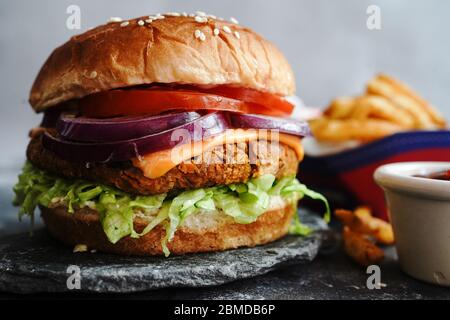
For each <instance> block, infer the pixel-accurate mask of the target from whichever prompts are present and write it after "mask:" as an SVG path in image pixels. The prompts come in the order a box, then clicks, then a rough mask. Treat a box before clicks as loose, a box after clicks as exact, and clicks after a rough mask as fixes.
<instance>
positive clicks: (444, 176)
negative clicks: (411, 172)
mask: <svg viewBox="0 0 450 320" xmlns="http://www.w3.org/2000/svg"><path fill="white" fill-rule="evenodd" d="M415 177H418V178H427V179H434V180H446V181H450V170H446V171H439V172H434V173H430V174H427V175H423V176H422V175H417V176H415Z"/></svg>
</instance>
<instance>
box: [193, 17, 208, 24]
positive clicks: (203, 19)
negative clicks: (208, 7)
mask: <svg viewBox="0 0 450 320" xmlns="http://www.w3.org/2000/svg"><path fill="white" fill-rule="evenodd" d="M195 21H196V22H198V23H206V22H208V18H206V17H200V16H195Z"/></svg>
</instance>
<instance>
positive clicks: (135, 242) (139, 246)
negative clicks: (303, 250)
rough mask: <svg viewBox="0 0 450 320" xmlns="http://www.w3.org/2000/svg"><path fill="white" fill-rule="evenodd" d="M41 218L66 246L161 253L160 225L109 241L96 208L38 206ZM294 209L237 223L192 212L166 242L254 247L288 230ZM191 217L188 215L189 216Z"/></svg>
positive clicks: (181, 246)
mask: <svg viewBox="0 0 450 320" xmlns="http://www.w3.org/2000/svg"><path fill="white" fill-rule="evenodd" d="M41 213H42V218H43V220H44V222H45V224H46V225H47V229H48V231H49V232H50V234H51V235H52V236H53V237H54V238H56V239H58V240H59V241H61V242H63V243H65V244H66V245H69V246H72V247H73V246H75V245H78V244H83V245H86V246H87V247H88V249H89V250H93V249H95V250H98V251H101V252H108V253H115V254H121V255H137V256H152V255H162V254H163V252H162V247H161V239H162V238H163V237H164V235H165V231H164V229H163V228H162V227H160V226H157V227H156V228H155V229H153V230H152V231H150V232H149V233H147V234H146V235H145V236H142V237H140V238H138V239H134V238H131V237H125V238H122V239H121V240H119V241H118V242H117V243H116V244H112V243H111V242H109V240H108V239H107V237H106V235H105V233H104V232H103V228H102V225H101V223H100V221H99V218H98V214H97V212H96V211H94V210H91V209H88V208H84V209H79V210H76V211H75V213H73V214H71V213H68V212H67V209H66V208H65V207H56V208H45V207H41ZM294 213H295V208H294V206H293V205H292V204H285V206H284V207H282V208H279V209H272V210H270V211H268V212H266V213H264V214H262V215H261V216H260V217H259V218H258V219H257V220H256V221H255V222H254V223H251V224H239V223H236V222H234V221H233V219H232V218H230V217H228V216H226V215H224V214H223V213H219V212H218V213H216V214H214V213H206V214H203V215H202V214H201V213H200V214H196V215H193V218H192V219H193V220H192V221H190V222H188V223H185V224H184V225H182V226H181V227H179V228H178V229H177V231H176V232H175V236H174V238H173V240H172V241H171V242H169V243H168V248H169V250H170V252H171V254H175V255H180V254H186V253H196V252H210V251H222V250H227V249H234V248H238V247H244V246H245V247H253V246H256V245H260V244H264V243H268V242H271V241H274V240H277V239H279V238H281V237H283V236H284V235H286V234H287V232H288V229H289V225H290V222H291V220H292V217H293V215H294ZM189 218H190V217H189ZM145 226H146V223H145V222H144V221H143V220H142V219H141V218H135V221H134V227H135V230H136V231H137V232H141V231H142V230H143V229H144V228H145Z"/></svg>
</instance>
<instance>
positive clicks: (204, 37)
mask: <svg viewBox="0 0 450 320" xmlns="http://www.w3.org/2000/svg"><path fill="white" fill-rule="evenodd" d="M202 19H204V17H200V16H199V18H195V17H184V16H174V15H166V16H165V18H159V19H154V20H152V21H150V20H149V17H148V16H145V17H141V18H137V19H132V20H128V21H127V22H128V24H127V22H110V23H108V24H106V25H102V26H99V27H96V28H94V29H92V30H90V31H87V32H85V33H83V34H81V35H78V36H74V37H72V38H71V39H70V40H69V41H68V42H66V43H65V44H64V45H62V46H60V47H58V48H56V49H55V50H54V51H53V52H52V54H51V55H50V57H49V58H48V59H47V61H46V62H45V64H44V65H43V67H42V68H41V70H40V72H39V74H38V76H37V78H36V80H35V82H34V84H33V87H32V89H31V93H30V104H31V105H32V106H33V108H34V110H35V111H37V112H39V111H43V110H45V109H47V108H48V107H51V106H53V105H56V104H58V103H61V102H64V101H67V100H70V99H74V98H81V97H84V96H86V95H89V94H91V93H95V92H100V91H106V90H110V89H114V88H120V87H128V86H134V85H141V84H150V83H154V82H159V83H183V84H199V85H220V84H229V85H237V86H242V87H247V88H253V89H257V90H261V91H265V92H270V93H275V94H279V95H282V96H286V95H292V94H294V93H295V79H294V75H293V72H292V69H291V67H290V66H289V64H288V62H287V61H286V59H285V57H284V56H283V54H282V53H281V52H280V51H279V50H278V49H277V48H276V47H275V46H274V45H273V44H272V43H270V42H269V41H267V40H265V39H263V38H262V37H261V36H259V35H258V34H256V33H255V32H253V31H252V30H250V29H248V28H244V27H242V26H239V25H237V24H234V23H230V22H226V21H222V20H218V19H214V18H211V17H209V16H208V20H207V22H202ZM199 21H200V22H199ZM215 29H217V30H219V34H218V35H215V33H217V30H216V31H215Z"/></svg>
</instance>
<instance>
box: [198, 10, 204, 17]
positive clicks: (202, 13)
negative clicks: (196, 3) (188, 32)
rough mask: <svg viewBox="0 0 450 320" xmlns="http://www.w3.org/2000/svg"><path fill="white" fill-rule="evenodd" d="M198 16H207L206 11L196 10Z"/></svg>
mask: <svg viewBox="0 0 450 320" xmlns="http://www.w3.org/2000/svg"><path fill="white" fill-rule="evenodd" d="M195 13H196V14H197V15H198V16H200V17H205V16H206V13H204V12H203V11H196V12H195Z"/></svg>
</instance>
